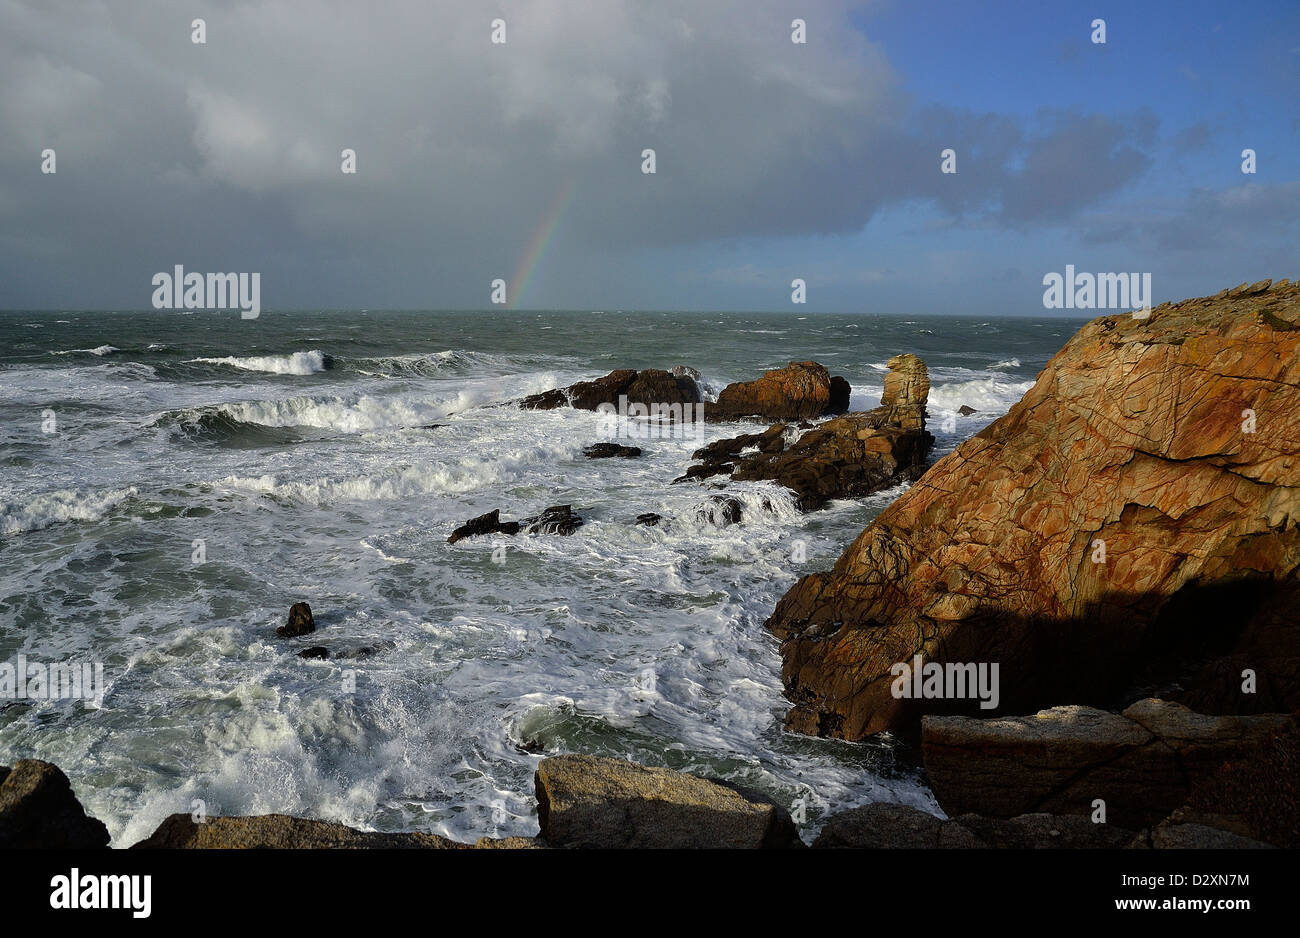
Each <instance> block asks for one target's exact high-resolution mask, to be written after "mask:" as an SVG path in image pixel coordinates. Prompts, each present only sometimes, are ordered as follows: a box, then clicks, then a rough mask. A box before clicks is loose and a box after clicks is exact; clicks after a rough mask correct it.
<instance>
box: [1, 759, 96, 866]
mask: <svg viewBox="0 0 1300 938" xmlns="http://www.w3.org/2000/svg"><path fill="white" fill-rule="evenodd" d="M107 846H108V828H107V827H105V826H104V824H103V822H102V821H97V820H95V819H94V818H93V817H89V816H88V815H87V814H86V812H85V810H84V809H83V808H82V807H81V803H80V802H79V801H77V797H76V795H74V794H73V793H72V785H71V783H69V782H68V777H67V776H66V775H64V774H63V772H61V771H60V770H59V767H58V766H56V765H52V764H51V763H49V762H42V761H40V760H39V759H19V760H18V761H17V762H15V763H14V765H13V767H12V768H9V767H8V766H0V849H3V850H16V849H27V850H33V849H34V850H95V849H99V848H101V847H107Z"/></svg>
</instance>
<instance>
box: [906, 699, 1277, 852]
mask: <svg viewBox="0 0 1300 938" xmlns="http://www.w3.org/2000/svg"><path fill="white" fill-rule="evenodd" d="M1293 726H1294V718H1293V717H1291V716H1290V715H1288V714H1265V715H1260V716H1240V717H1239V716H1204V715H1202V714H1198V713H1193V712H1192V711H1190V710H1188V709H1187V708H1186V707H1184V706H1182V705H1180V704H1176V703H1171V702H1168V701H1163V700H1155V699H1147V700H1142V701H1139V702H1138V703H1135V704H1133V705H1132V706H1131V707H1129V708H1128V709H1127V710H1125V711H1124V712H1123V713H1122V714H1120V713H1108V712H1106V711H1103V710H1094V709H1092V708H1090V707H1078V706H1070V707H1054V708H1052V709H1050V710H1044V711H1042V712H1040V713H1037V714H1035V715H1033V716H1025V717H1005V718H999V719H993V720H976V719H970V718H968V717H938V716H927V717H925V719H924V721H923V723H922V733H921V752H922V757H923V758H924V760H925V770H926V773H927V774H928V775H929V777H930V785H931V787H932V788H933V790H934V795H935V798H936V799H937V800H938V802H939V805H940V806H941V807H942V808H943V810H944V811H945V812H947V813H948V814H949V815H960V814H978V815H983V816H986V817H1001V818H1009V817H1015V816H1017V815H1021V814H1032V813H1043V812H1046V813H1049V814H1072V815H1076V816H1078V817H1080V818H1084V819H1087V818H1089V817H1090V815H1091V814H1092V813H1093V811H1094V802H1095V801H1096V800H1097V799H1101V800H1102V801H1104V802H1105V805H1106V819H1107V821H1108V822H1109V823H1112V824H1116V825H1118V826H1120V827H1128V828H1133V829H1137V828H1140V827H1145V826H1147V825H1150V824H1155V823H1157V822H1159V821H1160V820H1161V819H1163V818H1165V817H1166V816H1168V815H1169V814H1170V813H1171V812H1173V811H1174V810H1175V809H1177V808H1178V807H1179V806H1181V805H1183V803H1184V802H1185V801H1186V800H1187V798H1188V795H1189V793H1190V791H1191V789H1192V786H1193V785H1195V784H1196V783H1198V782H1200V781H1202V780H1205V779H1208V778H1209V777H1210V776H1211V775H1212V774H1213V773H1214V772H1215V771H1216V770H1217V769H1218V768H1219V767H1220V766H1221V765H1222V764H1223V763H1224V762H1225V761H1227V760H1233V759H1239V758H1243V757H1246V756H1248V755H1249V754H1250V753H1251V752H1253V751H1255V750H1257V749H1258V748H1259V747H1260V746H1261V745H1262V744H1263V743H1264V742H1265V741H1266V740H1268V739H1269V738H1270V737H1272V735H1273V734H1274V733H1276V732H1278V731H1279V730H1284V729H1287V728H1288V727H1293Z"/></svg>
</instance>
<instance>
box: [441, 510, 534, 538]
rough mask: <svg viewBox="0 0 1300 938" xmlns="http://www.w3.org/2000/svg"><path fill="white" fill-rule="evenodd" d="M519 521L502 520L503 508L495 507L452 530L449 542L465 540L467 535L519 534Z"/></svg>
mask: <svg viewBox="0 0 1300 938" xmlns="http://www.w3.org/2000/svg"><path fill="white" fill-rule="evenodd" d="M518 533H519V522H518V521H504V522H503V521H502V520H501V509H500V508H493V509H492V510H491V511H489V512H488V513H487V514H485V515H479V516H478V517H477V518H471V519H470V520H469V521H466V522H465V523H464V524H462V525H461V526H460V527H458V528H457V529H456V530H454V531H452V532H451V535H450V536H449V537H448V538H447V543H448V544H455V543H456V542H457V541H463V540H464V539H465V538H467V537H479V536H480V535H483V534H518Z"/></svg>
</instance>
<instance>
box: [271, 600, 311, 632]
mask: <svg viewBox="0 0 1300 938" xmlns="http://www.w3.org/2000/svg"><path fill="white" fill-rule="evenodd" d="M314 631H316V620H315V619H313V618H312V616H311V606H309V605H307V603H294V604H293V605H292V606H290V607H289V621H288V622H286V623H285V624H284V625H282V626H280V627H279V628H278V629H276V630H275V634H276V635H279V636H280V637H281V638H295V637H297V636H299V635H306V634H308V633H309V632H314Z"/></svg>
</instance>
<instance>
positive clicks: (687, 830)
mask: <svg viewBox="0 0 1300 938" xmlns="http://www.w3.org/2000/svg"><path fill="white" fill-rule="evenodd" d="M536 787H537V819H538V821H539V823H540V824H541V835H542V837H543V838H544V839H545V841H546V842H547V843H548V844H550V845H551V846H553V847H595V848H604V849H610V848H636V847H641V848H646V847H649V848H683V847H685V848H732V849H735V848H755V847H766V848H782V847H802V846H803V842H802V841H801V840H800V839H799V834H798V831H797V830H796V829H795V826H794V822H793V821H791V820H790V816H789V814H787V813H786V811H785V809H784V808H782V807H781V806H780V805H777V804H775V803H774V802H772V801H770V800H768V799H766V798H764V797H763V796H760V795H756V794H754V793H751V792H742V791H741V790H740V789H737V788H734V787H731V786H729V785H724V784H720V783H718V782H712V781H708V780H706V779H702V778H697V777H696V776H693V775H683V774H681V773H678V772H674V771H672V770H671V769H660V768H650V767H648V766H644V765H637V764H636V763H634V762H625V761H623V760H622V759H606V758H599V757H596V756H577V755H567V756H559V757H556V758H553V759H543V760H542V761H541V762H540V763H539V764H538V766H537V774H536Z"/></svg>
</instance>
